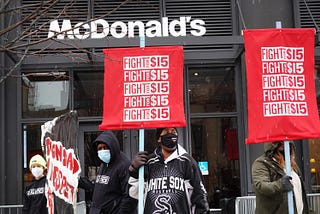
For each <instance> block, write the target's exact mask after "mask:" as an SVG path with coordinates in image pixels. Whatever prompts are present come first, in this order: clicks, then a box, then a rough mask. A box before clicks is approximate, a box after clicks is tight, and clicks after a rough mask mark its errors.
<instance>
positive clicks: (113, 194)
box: [90, 131, 136, 214]
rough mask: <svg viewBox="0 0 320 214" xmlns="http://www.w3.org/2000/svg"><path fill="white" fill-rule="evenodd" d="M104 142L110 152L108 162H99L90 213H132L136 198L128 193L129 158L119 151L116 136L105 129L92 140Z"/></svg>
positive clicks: (97, 142) (96, 143)
mask: <svg viewBox="0 0 320 214" xmlns="http://www.w3.org/2000/svg"><path fill="white" fill-rule="evenodd" d="M99 143H104V144H106V145H107V146H108V147H109V149H110V153H111V159H110V163H109V164H106V163H101V165H100V167H99V170H98V173H97V178H96V181H95V184H94V191H93V196H92V205H91V208H90V214H100V213H103V214H123V213H130V214H132V213H134V212H133V209H132V207H134V208H135V207H136V200H133V199H132V198H130V197H129V195H128V178H129V174H128V172H129V171H128V168H129V165H130V161H129V159H128V158H127V157H126V156H125V154H124V153H123V152H121V151H120V145H119V142H118V140H117V138H116V136H115V135H114V134H113V133H112V132H111V131H105V132H103V133H102V134H100V135H99V136H98V137H97V139H96V140H95V141H94V147H95V148H96V147H97V145H98V144H99Z"/></svg>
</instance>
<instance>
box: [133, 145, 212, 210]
mask: <svg viewBox="0 0 320 214" xmlns="http://www.w3.org/2000/svg"><path fill="white" fill-rule="evenodd" d="M144 170H145V180H144V181H145V190H144V214H151V213H177V214H180V213H181V214H191V213H192V214H193V213H197V214H198V213H207V212H208V211H209V206H208V202H207V192H206V190H205V188H204V185H203V177H202V174H201V172H200V170H199V168H198V165H197V163H196V162H195V160H194V159H193V158H192V157H191V156H190V155H189V154H188V153H187V152H186V151H185V149H184V148H182V147H181V146H180V145H178V149H177V150H175V151H174V152H173V153H172V154H171V155H170V156H169V157H168V158H167V159H166V160H164V158H163V156H162V153H161V147H159V148H158V149H156V150H155V152H154V154H153V155H152V156H151V157H150V158H149V160H148V162H147V163H146V164H145V167H144ZM131 175H132V176H131V177H130V179H129V184H130V191H129V193H130V196H131V197H133V198H136V199H138V179H137V175H133V174H132V173H131Z"/></svg>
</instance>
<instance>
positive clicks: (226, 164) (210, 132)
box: [191, 118, 240, 208]
mask: <svg viewBox="0 0 320 214" xmlns="http://www.w3.org/2000/svg"><path fill="white" fill-rule="evenodd" d="M237 139H238V137H237V128H236V119H235V118H208V119H191V140H192V152H193V153H192V155H193V157H194V158H195V160H196V161H197V162H199V161H204V162H206V161H207V162H208V166H209V174H208V175H204V179H205V186H206V189H207V192H208V199H209V203H210V207H214V208H219V207H220V202H221V200H222V199H223V198H233V197H237V196H240V177H239V176H240V171H239V152H238V140H237Z"/></svg>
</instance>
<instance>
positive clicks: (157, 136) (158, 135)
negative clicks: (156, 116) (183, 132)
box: [156, 127, 178, 140]
mask: <svg viewBox="0 0 320 214" xmlns="http://www.w3.org/2000/svg"><path fill="white" fill-rule="evenodd" d="M173 128H174V129H175V130H176V131H177V132H178V130H177V128H175V127H173ZM163 129H166V128H157V132H156V140H158V139H159V137H160V135H161V132H162V131H163Z"/></svg>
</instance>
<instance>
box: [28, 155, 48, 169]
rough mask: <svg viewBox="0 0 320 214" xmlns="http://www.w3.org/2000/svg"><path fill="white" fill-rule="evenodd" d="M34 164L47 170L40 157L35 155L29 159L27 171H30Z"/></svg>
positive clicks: (44, 162) (43, 160)
mask: <svg viewBox="0 0 320 214" xmlns="http://www.w3.org/2000/svg"><path fill="white" fill-rule="evenodd" d="M34 164H39V165H40V166H42V167H43V168H45V169H46V168H47V167H46V160H45V159H44V158H43V157H42V156H41V155H35V156H33V157H32V158H31V159H30V162H29V169H30V170H31V168H32V165H34Z"/></svg>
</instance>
